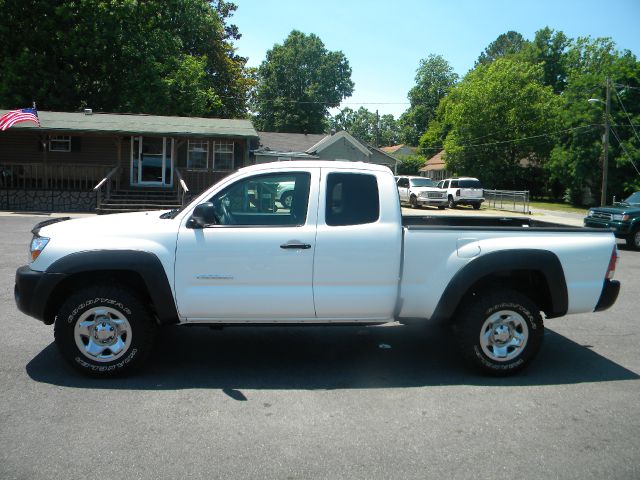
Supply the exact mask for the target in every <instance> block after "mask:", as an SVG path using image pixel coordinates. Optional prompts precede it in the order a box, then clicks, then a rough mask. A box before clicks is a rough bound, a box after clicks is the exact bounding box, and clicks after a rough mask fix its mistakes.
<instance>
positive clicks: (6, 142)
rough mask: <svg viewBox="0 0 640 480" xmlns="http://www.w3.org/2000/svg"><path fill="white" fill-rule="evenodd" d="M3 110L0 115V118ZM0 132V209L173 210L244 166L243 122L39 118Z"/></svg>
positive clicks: (246, 126)
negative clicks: (186, 197)
mask: <svg viewBox="0 0 640 480" xmlns="http://www.w3.org/2000/svg"><path fill="white" fill-rule="evenodd" d="M4 113H6V110H0V115H3V114H4ZM38 116H39V119H40V124H41V126H40V127H38V126H36V125H35V124H31V123H20V124H17V125H15V126H13V127H12V128H10V129H8V130H6V131H4V132H0V209H3V210H25V211H28V210H31V211H33V210H42V211H94V210H95V209H96V208H97V209H98V210H102V211H104V212H108V211H119V210H127V209H131V208H127V206H129V207H131V206H132V205H133V206H135V205H137V206H138V207H141V208H146V207H149V208H172V207H174V206H177V205H180V204H181V203H182V201H183V199H184V196H185V194H187V195H193V194H197V193H199V192H201V191H203V190H205V189H206V188H207V187H209V186H210V185H211V184H213V183H215V182H217V181H218V180H219V179H221V178H223V177H224V176H226V175H228V174H229V173H231V172H233V171H235V170H237V169H238V168H241V167H243V166H245V165H248V164H249V163H250V159H249V150H250V144H251V142H255V141H257V139H258V135H257V132H256V131H255V129H254V128H253V125H252V124H251V122H250V121H249V120H230V119H217V118H193V117H169V116H157V115H133V114H107V113H94V112H92V111H91V110H89V109H87V110H85V111H84V112H73V113H70V112H47V111H40V112H38Z"/></svg>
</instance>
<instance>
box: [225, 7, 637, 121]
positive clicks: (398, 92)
mask: <svg viewBox="0 0 640 480" xmlns="http://www.w3.org/2000/svg"><path fill="white" fill-rule="evenodd" d="M234 2H235V3H236V4H237V5H238V10H237V11H236V13H235V15H234V17H233V18H232V20H231V23H234V24H236V25H238V28H239V29H240V33H241V34H242V38H241V39H240V40H239V41H237V42H236V47H237V49H238V53H239V54H240V55H243V56H246V57H248V58H249V65H250V66H258V65H260V63H261V62H262V61H263V60H264V57H265V54H266V52H267V50H269V49H271V48H272V47H273V45H274V44H275V43H280V44H281V43H282V42H283V41H284V39H285V38H286V37H287V36H288V34H289V33H290V32H291V30H293V29H297V30H300V31H302V32H305V33H315V34H316V35H318V36H319V37H320V38H321V39H322V41H323V42H324V44H325V46H326V47H327V49H329V50H341V51H342V52H343V53H344V54H345V55H346V57H347V59H348V60H349V64H350V65H351V69H352V76H351V78H352V80H353V81H354V82H355V92H354V94H353V96H351V97H350V98H348V99H346V100H345V101H344V102H343V106H349V107H350V108H354V109H357V108H358V107H359V106H360V105H362V104H364V106H365V107H366V108H368V109H369V110H371V111H375V110H376V109H377V110H379V112H380V114H381V115H382V114H385V113H391V114H393V115H394V116H395V117H396V118H397V117H398V116H399V115H400V114H401V113H402V112H403V111H404V110H405V109H406V108H407V105H406V104H402V103H403V102H407V93H408V91H409V89H410V88H411V87H412V86H413V85H414V77H415V71H416V69H417V67H418V63H419V61H420V59H421V58H426V57H427V56H428V55H429V54H431V53H435V54H440V55H442V56H443V57H444V58H445V59H446V60H447V61H448V62H449V63H450V64H451V65H452V67H453V69H454V70H455V71H456V73H458V74H459V75H461V76H462V75H464V74H465V73H466V72H467V71H468V70H469V69H471V68H472V67H473V64H474V62H475V60H476V59H477V58H478V55H480V53H481V52H482V51H483V50H484V48H485V47H486V46H487V45H489V43H491V42H492V41H493V40H495V39H496V38H497V37H498V35H500V34H501V33H505V32H507V31H509V30H515V31H517V32H520V33H521V34H522V35H523V36H524V37H525V38H527V39H532V38H533V36H534V34H535V32H536V30H539V29H541V28H543V27H545V26H549V27H551V28H553V29H554V30H562V31H563V32H564V33H565V34H566V35H567V36H569V37H571V38H576V37H578V36H591V37H611V38H612V39H613V40H614V41H615V42H616V44H617V47H618V49H620V50H622V49H629V50H631V51H632V52H633V53H634V54H635V55H637V56H640V25H639V24H640V0H609V1H602V0H600V1H595V0H580V1H573V0H572V1H568V0H565V1H563V0H555V1H549V0H536V1H516V0H513V1H507V0H490V1H487V0H485V1H472V0H449V1H446V0H443V1H431V0H423V1H420V0H386V1H382V0H342V1H337V0H316V1H312V0H297V1H295V0H234ZM605 6H606V8H605ZM375 102H380V103H378V104H374V103H375ZM385 103H395V104H392V105H390V104H385Z"/></svg>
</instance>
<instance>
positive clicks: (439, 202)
mask: <svg viewBox="0 0 640 480" xmlns="http://www.w3.org/2000/svg"><path fill="white" fill-rule="evenodd" d="M417 202H418V205H420V206H425V205H426V206H430V207H444V206H446V205H447V199H446V198H425V197H418V198H417Z"/></svg>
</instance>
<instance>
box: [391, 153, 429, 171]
mask: <svg viewBox="0 0 640 480" xmlns="http://www.w3.org/2000/svg"><path fill="white" fill-rule="evenodd" d="M399 159H400V161H401V162H402V163H398V175H418V173H419V170H420V169H421V168H422V167H424V164H425V161H426V160H425V158H424V157H423V156H422V155H401V156H400V157H399Z"/></svg>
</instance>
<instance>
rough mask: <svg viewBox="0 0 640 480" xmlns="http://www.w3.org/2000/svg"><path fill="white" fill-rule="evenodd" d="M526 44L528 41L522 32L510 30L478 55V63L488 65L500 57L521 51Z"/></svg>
mask: <svg viewBox="0 0 640 480" xmlns="http://www.w3.org/2000/svg"><path fill="white" fill-rule="evenodd" d="M526 44H527V41H526V40H525V39H524V37H523V36H522V35H521V34H520V33H518V32H514V31H513V30H510V31H508V32H507V33H503V34H501V35H499V36H498V38H496V39H495V40H494V41H493V42H491V43H490V44H489V46H488V47H487V48H485V49H484V51H483V52H482V53H481V54H480V56H479V57H478V60H477V61H476V65H487V64H489V63H491V62H493V61H494V60H496V59H498V58H501V57H506V56H510V55H515V54H517V53H520V52H521V51H522V49H523V48H524V47H525V45H526Z"/></svg>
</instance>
